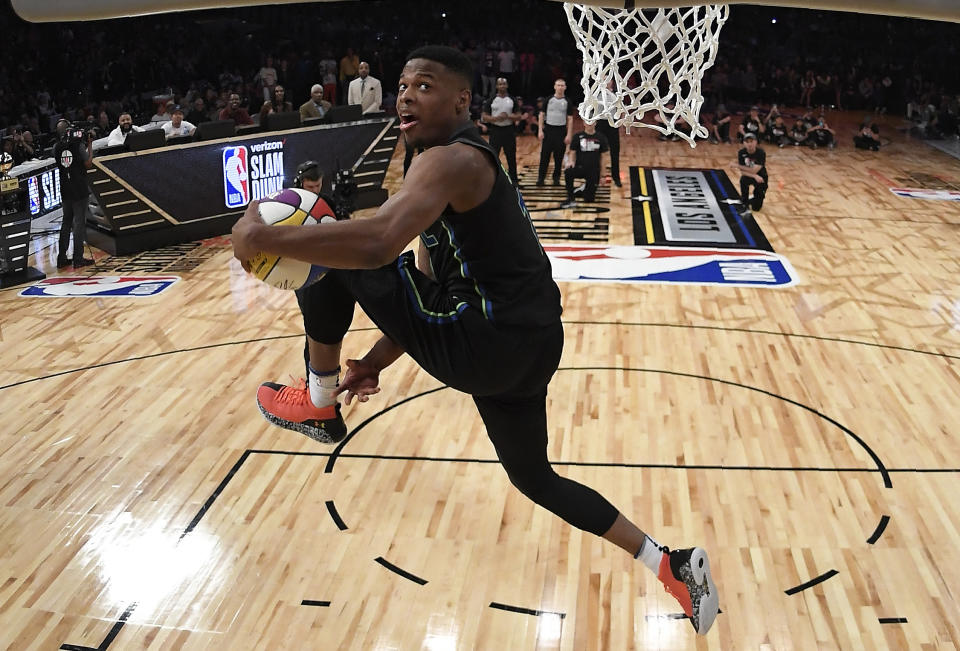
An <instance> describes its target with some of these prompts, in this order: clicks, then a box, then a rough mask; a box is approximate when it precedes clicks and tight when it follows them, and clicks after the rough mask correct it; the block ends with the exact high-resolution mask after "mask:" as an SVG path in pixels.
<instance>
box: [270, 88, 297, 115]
mask: <svg viewBox="0 0 960 651" xmlns="http://www.w3.org/2000/svg"><path fill="white" fill-rule="evenodd" d="M270 104H271V105H272V106H273V110H274V111H276V112H277V113H289V112H290V111H292V110H293V104H292V103H291V102H289V101H288V100H287V91H286V89H284V87H283V86H281V85H280V84H277V85H276V86H275V87H274V89H273V97H272V98H271V99H270Z"/></svg>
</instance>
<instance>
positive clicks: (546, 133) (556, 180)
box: [537, 79, 573, 185]
mask: <svg viewBox="0 0 960 651" xmlns="http://www.w3.org/2000/svg"><path fill="white" fill-rule="evenodd" d="M566 92H567V82H566V81H564V80H563V79H557V80H556V81H555V82H553V95H552V96H551V97H550V99H549V100H547V105H546V107H545V108H544V110H543V112H542V113H540V123H539V125H538V127H539V131H538V132H537V137H538V138H539V139H540V169H539V171H538V172H537V185H543V182H544V180H545V179H546V178H547V167H548V166H549V165H550V157H551V156H552V157H553V184H554V185H560V169H561V165H562V163H563V152H564V149H566V147H567V145H569V144H570V141H571V140H572V139H573V104H572V103H571V102H570V100H568V99H567V98H566V97H565V93H566Z"/></svg>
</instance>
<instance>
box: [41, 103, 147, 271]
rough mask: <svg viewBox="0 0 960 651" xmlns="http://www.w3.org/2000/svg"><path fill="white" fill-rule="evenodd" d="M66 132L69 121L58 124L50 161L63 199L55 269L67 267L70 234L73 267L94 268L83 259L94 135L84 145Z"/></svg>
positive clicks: (88, 136)
mask: <svg viewBox="0 0 960 651" xmlns="http://www.w3.org/2000/svg"><path fill="white" fill-rule="evenodd" d="M128 117H129V116H128ZM69 129H70V121H69V120H64V119H61V120H60V121H59V122H57V144H55V145H54V146H53V158H54V160H55V161H56V162H57V170H59V172H60V195H61V197H63V221H62V222H61V224H60V246H59V248H58V249H57V268H58V269H61V268H63V267H69V266H70V259H69V258H68V257H67V247H68V246H69V245H70V234H71V232H72V233H73V266H74V267H86V266H88V265H91V264H93V260H91V259H90V258H85V257H83V244H84V241H85V240H86V236H87V214H88V213H89V203H90V186H89V185H87V170H88V169H90V168H91V167H93V134H91V133H88V134H86V136H85V138H84V141H85V142H84V141H81V140H78V139H76V138H73V137H71V136H70V134H69V133H68V131H69Z"/></svg>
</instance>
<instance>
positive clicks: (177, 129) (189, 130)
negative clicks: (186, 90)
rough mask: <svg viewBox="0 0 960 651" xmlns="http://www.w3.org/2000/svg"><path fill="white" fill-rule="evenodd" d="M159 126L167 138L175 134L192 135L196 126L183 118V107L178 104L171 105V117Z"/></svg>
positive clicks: (175, 135)
mask: <svg viewBox="0 0 960 651" xmlns="http://www.w3.org/2000/svg"><path fill="white" fill-rule="evenodd" d="M160 128H161V129H163V132H164V133H165V134H166V135H167V138H175V137H177V136H192V135H193V132H194V131H195V130H196V128H197V127H195V126H194V125H192V124H190V123H189V122H187V121H186V120H184V119H183V109H182V108H180V105H179V104H178V105H177V106H174V107H173V118H172V119H171V120H170V121H169V122H164V123H163V124H162V125H160Z"/></svg>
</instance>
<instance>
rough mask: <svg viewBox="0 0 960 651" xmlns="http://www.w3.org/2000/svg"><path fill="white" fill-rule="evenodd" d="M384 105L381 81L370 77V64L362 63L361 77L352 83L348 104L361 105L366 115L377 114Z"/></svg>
mask: <svg viewBox="0 0 960 651" xmlns="http://www.w3.org/2000/svg"><path fill="white" fill-rule="evenodd" d="M382 103H383V89H382V88H381V87H380V80H379V79H376V78H375V77H371V76H370V64H369V63H367V62H366V61H361V62H360V76H359V77H357V78H356V79H354V80H353V81H351V82H350V87H349V88H348V89H347V104H359V105H360V108H361V110H362V111H363V112H364V113H377V112H379V111H380V105H381V104H382Z"/></svg>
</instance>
